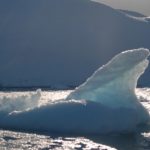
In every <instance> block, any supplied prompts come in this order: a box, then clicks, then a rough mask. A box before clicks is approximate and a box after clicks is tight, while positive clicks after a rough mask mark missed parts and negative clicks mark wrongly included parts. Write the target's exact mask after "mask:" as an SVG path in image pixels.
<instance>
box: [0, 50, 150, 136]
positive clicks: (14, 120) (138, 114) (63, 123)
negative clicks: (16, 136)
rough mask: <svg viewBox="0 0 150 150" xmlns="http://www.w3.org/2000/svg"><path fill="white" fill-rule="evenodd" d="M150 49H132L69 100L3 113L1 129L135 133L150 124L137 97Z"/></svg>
mask: <svg viewBox="0 0 150 150" xmlns="http://www.w3.org/2000/svg"><path fill="white" fill-rule="evenodd" d="M148 56H149V50H147V49H143V48H141V49H136V50H128V51H125V52H122V53H120V54H119V55H116V56H115V57H114V58H113V59H112V60H111V61H109V62H108V63H107V64H106V65H104V66H102V67H101V68H99V69H98V70H97V71H96V72H95V73H94V74H93V75H92V76H91V77H90V78H89V79H87V81H86V82H85V83H84V84H82V85H81V86H79V87H78V88H77V89H76V90H75V91H74V92H72V93H71V94H70V95H69V96H68V97H67V99H65V100H61V101H59V102H56V103H53V104H48V105H45V106H41V107H36V108H34V109H30V110H26V111H22V112H13V113H9V114H7V115H6V114H3V113H0V117H1V118H0V127H1V128H5V129H16V130H26V131H47V132H60V133H75V134H78V133H79V134H81V133H96V134H99V133H111V132H115V133H116V132H119V133H120V132H133V131H136V129H137V127H138V125H140V124H145V123H147V122H148V121H149V114H148V112H147V110H146V109H145V108H144V107H143V106H142V105H141V103H140V102H139V100H138V99H137V97H136V94H135V88H136V85H137V80H138V78H139V77H140V76H141V74H142V73H143V72H144V70H145V69H146V67H147V66H148V60H147V58H148Z"/></svg>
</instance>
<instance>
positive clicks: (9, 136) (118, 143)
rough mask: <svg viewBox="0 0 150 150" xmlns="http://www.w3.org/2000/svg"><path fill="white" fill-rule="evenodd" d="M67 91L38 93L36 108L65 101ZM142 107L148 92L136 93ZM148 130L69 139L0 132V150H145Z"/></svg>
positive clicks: (149, 145)
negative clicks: (39, 94) (59, 100)
mask: <svg viewBox="0 0 150 150" xmlns="http://www.w3.org/2000/svg"><path fill="white" fill-rule="evenodd" d="M70 92H71V90H69V91H42V92H41V97H40V100H39V104H38V105H43V104H47V103H49V102H52V101H56V100H58V99H62V98H65V97H66V96H67V95H68V94H69V93H70ZM136 92H137V95H138V97H139V99H140V101H141V102H142V104H143V105H144V106H145V107H146V108H147V109H148V110H149V111H150V89H149V88H143V89H137V90H136ZM32 93H33V94H34V93H35V92H0V98H3V97H6V98H7V99H9V98H15V97H19V96H27V95H31V94H32ZM149 131H150V130H149V129H148V131H147V132H145V133H141V134H140V133H137V134H128V135H105V136H100V135H90V136H79V137H78V136H69V135H49V134H47V133H46V134H44V133H36V134H33V133H21V132H15V131H5V130H2V129H1V130H0V150H20V149H28V150H37V149H40V150H48V149H56V150H57V149H58V150H61V149H64V150H71V149H76V150H81V149H84V150H89V149H93V150H114V149H118V150H149V149H150V132H149Z"/></svg>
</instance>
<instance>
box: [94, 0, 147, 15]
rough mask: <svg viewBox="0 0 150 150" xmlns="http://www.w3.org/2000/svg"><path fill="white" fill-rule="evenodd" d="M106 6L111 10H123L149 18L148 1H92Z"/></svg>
mask: <svg viewBox="0 0 150 150" xmlns="http://www.w3.org/2000/svg"><path fill="white" fill-rule="evenodd" d="M93 1H98V2H101V3H104V4H107V5H109V6H111V7H113V8H118V9H125V10H131V11H136V12H139V13H142V14H144V15H146V16H150V0H93Z"/></svg>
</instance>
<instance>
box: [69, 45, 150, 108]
mask: <svg viewBox="0 0 150 150" xmlns="http://www.w3.org/2000/svg"><path fill="white" fill-rule="evenodd" d="M148 56H149V50H148V49H142V48H141V49H137V50H128V51H125V52H122V53H120V54H118V55H116V56H115V57H114V58H113V59H112V60H111V61H109V62H108V63H107V64H106V65H104V66H102V67H100V68H99V69H98V70H97V71H96V72H95V73H94V74H93V75H92V76H91V77H90V78H88V79H87V81H86V82H85V83H83V84H82V85H80V86H79V87H77V88H76V90H75V91H74V92H72V93H71V94H70V95H69V96H68V97H67V99H85V100H90V101H95V102H100V103H101V104H104V105H107V106H110V107H120V106H122V107H136V103H137V102H138V101H137V97H136V94H135V88H136V86H137V81H138V79H139V77H140V76H141V75H142V74H143V73H144V71H145V69H146V68H147V66H148V63H149V61H148V60H147V57H148Z"/></svg>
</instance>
